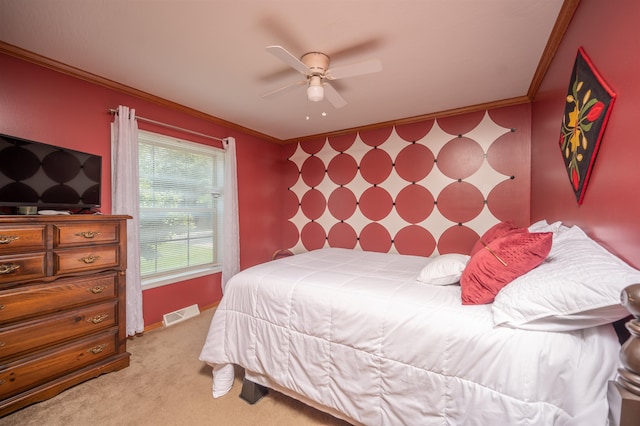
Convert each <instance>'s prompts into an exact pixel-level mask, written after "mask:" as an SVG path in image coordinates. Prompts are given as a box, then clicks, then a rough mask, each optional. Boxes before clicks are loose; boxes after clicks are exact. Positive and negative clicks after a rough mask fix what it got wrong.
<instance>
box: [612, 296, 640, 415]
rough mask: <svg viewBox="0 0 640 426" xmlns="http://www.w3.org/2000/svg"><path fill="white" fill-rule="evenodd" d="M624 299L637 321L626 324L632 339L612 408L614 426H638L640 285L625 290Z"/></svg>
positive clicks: (623, 356) (614, 385) (622, 355)
mask: <svg viewBox="0 0 640 426" xmlns="http://www.w3.org/2000/svg"><path fill="white" fill-rule="evenodd" d="M621 300H622V304H623V305H624V307H625V308H627V310H628V311H629V312H630V313H631V315H633V317H634V318H633V319H631V320H630V321H629V322H627V323H626V325H625V326H626V328H627V330H629V333H630V336H629V338H628V339H627V341H626V342H625V343H624V344H623V345H622V349H621V350H620V365H621V367H620V368H619V369H618V377H617V378H616V381H615V382H610V383H609V389H608V394H609V405H610V409H611V415H612V417H613V421H614V422H613V424H614V425H619V426H634V425H637V424H638V419H639V418H640V284H631V285H630V286H627V287H626V288H625V289H624V290H622V294H621Z"/></svg>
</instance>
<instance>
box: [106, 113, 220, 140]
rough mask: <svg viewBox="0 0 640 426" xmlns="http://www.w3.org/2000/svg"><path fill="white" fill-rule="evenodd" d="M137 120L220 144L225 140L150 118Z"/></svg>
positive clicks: (138, 117)
mask: <svg viewBox="0 0 640 426" xmlns="http://www.w3.org/2000/svg"><path fill="white" fill-rule="evenodd" d="M109 113H110V114H112V115H116V114H117V113H118V110H115V109H110V110H109ZM136 118H137V119H138V120H140V121H145V122H147V123H151V124H157V125H158V126H162V127H167V128H169V129H173V130H179V131H181V132H184V133H190V134H192V135H198V136H202V137H205V138H209V139H214V140H217V141H220V142H224V139H221V138H217V137H215V136H210V135H205V134H204V133H200V132H194V131H193V130H189V129H185V128H182V127H178V126H173V125H171V124H167V123H162V122H160V121H156V120H152V119H150V118H145V117H140V116H138V115H136Z"/></svg>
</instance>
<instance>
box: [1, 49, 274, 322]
mask: <svg viewBox="0 0 640 426" xmlns="http://www.w3.org/2000/svg"><path fill="white" fill-rule="evenodd" d="M118 105H126V106H129V107H131V108H135V109H136V113H137V115H139V116H142V117H147V118H151V119H153V120H156V121H160V122H165V123H169V124H172V125H175V126H179V127H183V128H187V129H190V130H194V131H196V132H200V133H204V134H209V135H213V136H217V137H220V138H222V137H227V136H233V137H235V139H236V148H237V149H236V150H237V156H238V186H239V189H238V192H239V206H240V239H241V247H240V250H241V266H242V267H243V268H246V267H247V266H251V265H255V264H257V263H262V262H265V261H267V260H270V259H271V255H272V254H273V252H274V251H275V250H276V249H277V248H279V247H280V246H281V234H282V233H281V229H280V228H279V226H280V223H281V222H280V221H279V218H280V217H281V215H282V207H281V203H280V199H279V198H278V196H277V191H278V190H279V188H280V185H281V183H280V182H281V173H280V167H281V163H282V160H281V151H282V147H281V146H280V145H276V144H274V143H271V142H268V141H264V140H260V139H258V138H256V137H253V136H250V135H247V134H244V133H241V132H239V131H237V130H235V129H230V128H225V127H223V126H219V125H217V124H214V123H211V122H209V121H207V120H203V119H200V118H196V117H193V116H191V115H188V114H186V113H182V112H180V111H176V110H174V109H170V108H166V107H163V106H161V105H158V104H155V103H152V102H148V101H145V100H142V99H139V98H136V97H134V96H130V95H127V94H124V93H121V92H118V91H116V90H112V89H108V88H105V87H102V86H99V85H96V84H93V83H89V82H86V81H84V80H80V79H77V78H74V77H70V76H67V75H64V74H61V73H58V72H55V71H52V70H49V69H46V68H43V67H40V66H37V65H34V64H31V63H28V62H25V61H22V60H19V59H16V58H13V57H11V56H8V55H4V54H0V133H5V134H10V135H14V136H19V137H22V138H25V139H31V140H35V141H39V142H44V143H48V144H52V145H58V146H62V147H66V148H72V149H77V150H80V151H85V152H90V153H93V154H98V155H101V156H102V158H103V165H102V208H101V211H102V213H104V214H109V213H110V212H111V172H110V170H111V162H110V157H111V148H110V143H111V142H110V141H111V133H110V132H111V130H110V123H111V122H112V121H113V117H112V116H111V115H110V114H109V113H108V112H107V111H108V110H109V109H113V108H116V107H117V106H118ZM139 127H140V129H143V130H150V131H156V132H158V133H163V134H167V135H170V136H175V137H180V138H183V139H190V140H194V141H195V142H200V143H204V144H209V145H215V146H220V143H219V142H216V141H213V140H211V139H208V138H199V137H196V136H193V135H185V134H181V133H180V132H177V131H172V130H169V129H166V128H162V127H157V126H153V125H150V124H148V123H144V122H139ZM220 297H221V291H220V274H219V273H218V274H214V275H213V276H207V277H202V278H197V279H193V280H189V281H185V282H182V283H176V284H173V285H168V286H164V287H158V288H154V289H150V290H145V291H144V292H143V309H144V319H145V324H146V325H147V326H148V325H152V324H155V323H159V322H161V321H162V315H163V314H165V313H167V312H171V311H174V310H176V309H180V308H182V307H185V306H188V305H191V304H194V303H197V304H198V305H200V307H201V308H202V307H206V306H210V305H212V304H214V303H216V302H218V301H219V300H220Z"/></svg>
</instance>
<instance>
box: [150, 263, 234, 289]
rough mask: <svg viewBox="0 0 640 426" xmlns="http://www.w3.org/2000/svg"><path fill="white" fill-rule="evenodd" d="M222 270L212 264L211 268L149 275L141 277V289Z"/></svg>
mask: <svg viewBox="0 0 640 426" xmlns="http://www.w3.org/2000/svg"><path fill="white" fill-rule="evenodd" d="M221 271H222V266H214V267H211V268H202V269H194V270H191V271H186V272H180V273H175V274H170V275H163V276H161V277H151V278H143V279H142V290H149V289H151V288H156V287H162V286H165V285H169V284H176V283H179V282H182V281H186V280H190V279H193V278H199V277H204V276H205V275H211V274H215V273H217V272H221Z"/></svg>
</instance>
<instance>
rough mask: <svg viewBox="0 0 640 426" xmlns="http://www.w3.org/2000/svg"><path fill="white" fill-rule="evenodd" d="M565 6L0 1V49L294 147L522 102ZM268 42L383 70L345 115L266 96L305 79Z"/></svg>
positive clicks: (358, 80) (531, 1) (331, 0)
mask: <svg viewBox="0 0 640 426" xmlns="http://www.w3.org/2000/svg"><path fill="white" fill-rule="evenodd" d="M562 3H563V0H395V1H392V0H384V1H383V0H323V1H307V0H255V1H252V0H57V1H51V0H20V1H17V0H0V41H2V42H5V43H8V44H11V45H14V46H17V47H19V48H21V49H24V50H27V51H30V52H33V53H36V54H39V55H42V56H44V57H47V58H50V59H54V60H56V61H59V62H62V63H64V64H67V65H70V66H73V67H76V68H79V69H81V70H83V71H86V72H90V73H93V74H95V75H98V76H100V77H104V78H107V79H109V80H112V81H115V82H118V83H121V84H124V85H126V86H130V87H132V88H135V89H138V90H141V91H143V92H147V93H149V94H152V95H155V96H158V97H160V98H164V99H166V100H169V101H172V102H175V103H178V104H180V105H183V106H186V107H189V108H192V109H195V110H198V111H201V112H203V113H206V114H209V115H212V116H214V117H217V118H220V119H223V120H226V121H229V122H232V123H234V124H236V125H239V126H242V127H245V128H247V129H250V130H252V131H254V132H258V133H262V134H264V135H267V136H270V137H273V138H276V139H280V140H289V139H293V138H297V137H304V136H309V135H316V134H323V133H330V132H337V131H340V130H344V129H350V128H354V127H360V126H365V125H370V124H374V123H382V122H388V121H394V120H399V119H404V118H408V117H415V116H422V115H427V114H432V113H436V112H440V111H447V110H451V109H455V108H461V107H466V106H470V105H476V104H482V103H487V102H493V101H500V100H503V99H510V98H515V97H520V96H525V95H527V92H528V90H529V87H530V85H531V82H532V78H533V76H534V74H535V72H536V68H537V66H538V63H539V62H540V59H541V56H542V54H543V52H544V50H545V46H546V44H547V41H548V40H549V38H550V35H551V32H552V29H553V26H554V24H555V21H556V18H557V17H558V14H559V12H560V9H561V7H562ZM269 45H282V46H283V47H285V48H286V49H287V50H289V51H290V52H291V53H293V54H294V55H296V56H301V55H302V54H304V53H306V52H308V51H321V52H324V53H326V54H328V55H329V56H331V59H332V62H331V65H332V66H341V65H348V64H351V63H356V62H360V61H364V60H367V59H372V58H374V59H376V58H377V59H380V61H381V62H382V71H381V72H380V73H376V74H369V75H364V76H358V77H352V78H347V79H342V80H336V81H335V82H334V83H333V86H334V87H335V88H336V89H337V90H338V91H339V93H340V94H341V95H342V96H343V97H344V99H345V100H346V101H347V105H346V106H345V107H343V108H341V109H335V108H333V107H332V106H331V104H329V103H328V102H327V101H326V100H324V101H321V102H317V103H314V102H309V101H307V99H306V94H305V89H304V86H298V87H297V88H296V89H295V90H292V91H286V92H284V93H282V94H281V95H280V96H277V97H275V98H271V99H263V98H262V97H261V94H263V93H265V92H268V91H270V90H272V89H275V88H277V87H279V86H282V85H285V84H289V83H293V82H296V81H298V80H300V79H301V78H303V76H302V75H301V74H300V73H298V72H297V71H295V70H293V69H292V68H289V67H287V66H286V65H284V63H282V62H281V61H279V60H278V59H277V58H276V57H274V56H273V55H271V54H269V53H268V52H267V51H266V50H265V47H266V46H269ZM115 106H117V105H114V107H115ZM322 112H326V114H327V115H326V116H324V117H323V116H322V115H321V113H322ZM138 114H139V115H141V116H145V113H144V111H138ZM307 116H309V119H308V120H307V119H306V117H307ZM148 118H153V117H148Z"/></svg>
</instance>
